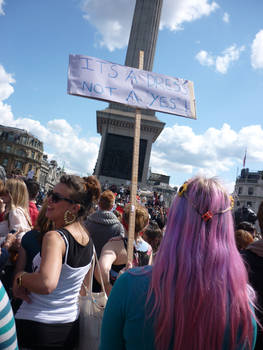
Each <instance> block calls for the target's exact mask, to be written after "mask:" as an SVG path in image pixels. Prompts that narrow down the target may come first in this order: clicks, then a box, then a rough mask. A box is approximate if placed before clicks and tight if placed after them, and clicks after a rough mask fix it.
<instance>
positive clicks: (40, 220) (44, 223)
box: [34, 198, 54, 234]
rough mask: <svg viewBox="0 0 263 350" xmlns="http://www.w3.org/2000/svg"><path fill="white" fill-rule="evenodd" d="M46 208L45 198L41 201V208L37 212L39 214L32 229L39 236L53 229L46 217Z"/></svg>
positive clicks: (51, 223)
mask: <svg viewBox="0 0 263 350" xmlns="http://www.w3.org/2000/svg"><path fill="white" fill-rule="evenodd" d="M47 206H48V201H47V198H45V199H44V201H43V204H42V207H41V209H40V210H39V213H38V216H37V222H36V224H35V227H34V229H36V230H38V231H39V232H40V234H44V233H46V232H48V231H51V230H53V229H54V224H53V222H52V221H51V220H49V219H48V218H47V217H46V211H47Z"/></svg>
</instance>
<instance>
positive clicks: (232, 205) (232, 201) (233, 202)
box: [229, 196, 235, 210]
mask: <svg viewBox="0 0 263 350" xmlns="http://www.w3.org/2000/svg"><path fill="white" fill-rule="evenodd" d="M229 199H230V210H232V209H233V208H234V204H235V200H234V198H233V196H229Z"/></svg>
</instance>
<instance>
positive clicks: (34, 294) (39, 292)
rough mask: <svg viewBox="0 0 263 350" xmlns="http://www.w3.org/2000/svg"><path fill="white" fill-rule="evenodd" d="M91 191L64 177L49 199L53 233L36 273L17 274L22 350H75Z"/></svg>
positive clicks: (88, 252) (88, 256) (87, 261)
mask: <svg viewBox="0 0 263 350" xmlns="http://www.w3.org/2000/svg"><path fill="white" fill-rule="evenodd" d="M91 204H92V191H91V190H90V188H89V186H88V185H87V183H85V181H84V180H83V179H81V178H80V177H78V176H74V175H65V176H62V177H61V179H60V183H58V184H57V185H56V186H55V187H54V190H53V192H51V193H49V196H48V200H47V210H46V216H47V217H48V219H50V220H52V221H53V223H54V225H55V229H54V230H53V231H49V232H47V233H46V234H44V237H43V240H42V246H41V252H40V253H39V254H37V255H36V256H35V257H34V259H33V266H32V267H33V271H34V272H33V273H27V272H23V271H22V272H19V273H18V274H17V275H16V277H15V280H14V285H13V293H14V295H15V296H16V297H19V298H21V299H23V300H24V301H23V303H22V305H21V307H20V308H19V310H18V311H17V313H16V324H17V333H18V341H19V346H20V347H21V348H29V349H39V350H40V349H42V350H44V349H49V350H50V349H53V350H55V349H71V350H72V349H73V348H74V347H75V345H76V344H75V343H76V340H77V339H78V334H77V329H78V313H79V310H78V295H79V292H80V288H81V284H82V281H83V279H84V277H85V276H86V274H87V273H88V271H89V269H90V265H91V261H92V257H93V244H92V241H91V240H90V239H89V235H88V232H87V231H86V229H85V227H84V225H83V218H85V217H86V215H87V212H88V210H89V208H90V206H91Z"/></svg>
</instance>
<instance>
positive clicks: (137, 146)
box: [127, 51, 144, 266]
mask: <svg viewBox="0 0 263 350" xmlns="http://www.w3.org/2000/svg"><path fill="white" fill-rule="evenodd" d="M143 61H144V52H143V51H140V56H139V69H143ZM141 117H142V116H141V110H140V109H138V108H137V109H136V113H135V125H134V140H133V160H132V182H131V191H130V196H131V197H130V202H131V208H130V214H129V231H128V244H127V256H128V257H127V266H128V263H132V261H133V244H134V232H135V208H136V207H135V204H136V195H137V185H138V168H139V151H140V132H141Z"/></svg>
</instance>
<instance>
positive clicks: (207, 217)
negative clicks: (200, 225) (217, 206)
mask: <svg viewBox="0 0 263 350" xmlns="http://www.w3.org/2000/svg"><path fill="white" fill-rule="evenodd" d="M212 217H213V213H212V212H211V211H210V210H208V211H207V212H206V213H204V214H203V215H202V219H203V220H204V221H205V222H207V221H209V220H211V219H212Z"/></svg>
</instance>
